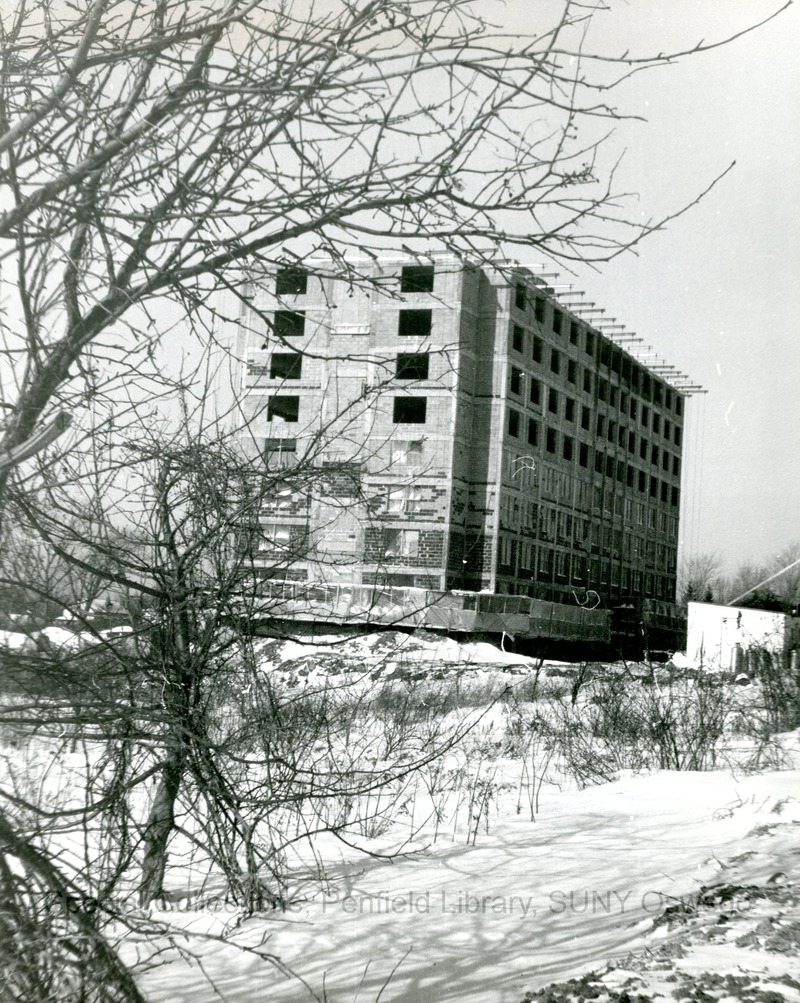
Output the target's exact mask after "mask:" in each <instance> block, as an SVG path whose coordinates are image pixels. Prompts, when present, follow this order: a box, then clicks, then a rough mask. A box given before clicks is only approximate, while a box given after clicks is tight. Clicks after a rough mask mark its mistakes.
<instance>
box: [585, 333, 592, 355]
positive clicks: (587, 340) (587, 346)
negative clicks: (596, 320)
mask: <svg viewBox="0 0 800 1003" xmlns="http://www.w3.org/2000/svg"><path fill="white" fill-rule="evenodd" d="M583 347H584V349H585V351H586V354H587V355H594V331H587V332H586V336H585V338H584V342H583Z"/></svg>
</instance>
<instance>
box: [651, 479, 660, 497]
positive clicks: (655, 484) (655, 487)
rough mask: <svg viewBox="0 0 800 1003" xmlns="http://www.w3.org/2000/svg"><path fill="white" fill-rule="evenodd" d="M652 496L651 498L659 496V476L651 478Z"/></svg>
mask: <svg viewBox="0 0 800 1003" xmlns="http://www.w3.org/2000/svg"><path fill="white" fill-rule="evenodd" d="M650 497H651V498H658V478H657V477H651V478H650Z"/></svg>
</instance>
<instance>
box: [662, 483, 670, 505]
mask: <svg viewBox="0 0 800 1003" xmlns="http://www.w3.org/2000/svg"><path fill="white" fill-rule="evenodd" d="M661 501H662V502H665V503H666V502H668V501H669V484H667V482H666V481H662V482H661Z"/></svg>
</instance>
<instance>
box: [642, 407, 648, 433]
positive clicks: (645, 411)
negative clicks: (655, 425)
mask: <svg viewBox="0 0 800 1003" xmlns="http://www.w3.org/2000/svg"><path fill="white" fill-rule="evenodd" d="M641 421H642V425H644V427H645V428H647V426H648V425H649V424H650V409H649V408H648V406H647V405H646V404H642V418H641Z"/></svg>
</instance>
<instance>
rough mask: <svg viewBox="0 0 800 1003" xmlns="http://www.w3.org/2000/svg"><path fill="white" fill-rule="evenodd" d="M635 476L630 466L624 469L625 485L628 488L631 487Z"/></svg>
mask: <svg viewBox="0 0 800 1003" xmlns="http://www.w3.org/2000/svg"><path fill="white" fill-rule="evenodd" d="M635 474H636V471H635V470H634V468H633V467H632V466H631V465H630V464H628V466H627V467H626V469H625V478H626V484H627V486H628V487H629V488H632V487H633V478H634V476H635Z"/></svg>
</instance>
